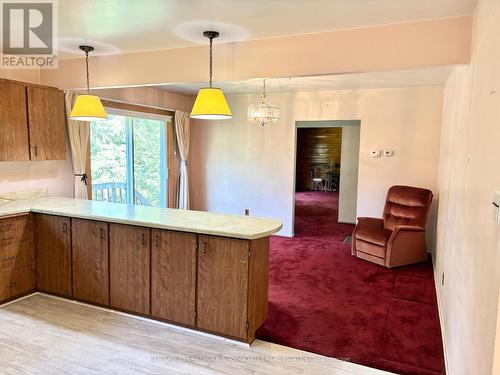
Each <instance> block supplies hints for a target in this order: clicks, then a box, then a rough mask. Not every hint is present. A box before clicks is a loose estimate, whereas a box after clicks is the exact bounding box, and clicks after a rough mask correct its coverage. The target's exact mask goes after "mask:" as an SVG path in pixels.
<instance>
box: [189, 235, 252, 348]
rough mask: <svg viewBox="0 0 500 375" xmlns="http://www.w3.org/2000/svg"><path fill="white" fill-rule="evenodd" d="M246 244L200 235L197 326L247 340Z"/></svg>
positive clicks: (236, 240) (235, 240)
mask: <svg viewBox="0 0 500 375" xmlns="http://www.w3.org/2000/svg"><path fill="white" fill-rule="evenodd" d="M248 250H249V241H246V240H238V239H230V238H223V237H215V236H205V235H201V236H199V250H198V288H197V326H198V327H199V328H201V329H205V330H208V331H212V332H218V333H220V334H223V335H227V336H231V337H234V338H238V339H241V340H247V321H248V320H247V319H248V315H247V301H248V299H247V297H248Z"/></svg>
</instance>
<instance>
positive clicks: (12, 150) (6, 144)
mask: <svg viewBox="0 0 500 375" xmlns="http://www.w3.org/2000/svg"><path fill="white" fill-rule="evenodd" d="M29 159H30V155H29V141H28V119H27V112H26V87H25V86H24V85H20V84H15V83H10V82H7V81H3V80H0V161H13V160H29Z"/></svg>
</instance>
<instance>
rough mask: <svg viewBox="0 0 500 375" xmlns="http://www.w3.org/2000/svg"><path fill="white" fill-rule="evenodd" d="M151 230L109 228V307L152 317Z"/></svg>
mask: <svg viewBox="0 0 500 375" xmlns="http://www.w3.org/2000/svg"><path fill="white" fill-rule="evenodd" d="M150 235H151V230H150V229H149V228H143V227H136V226H131V225H121V224H110V225H109V276H110V305H111V306H112V307H116V308H119V309H123V310H127V311H132V312H136V313H139V314H145V315H147V314H149V293H150V285H149V280H150V255H151V253H150V250H151V249H150Z"/></svg>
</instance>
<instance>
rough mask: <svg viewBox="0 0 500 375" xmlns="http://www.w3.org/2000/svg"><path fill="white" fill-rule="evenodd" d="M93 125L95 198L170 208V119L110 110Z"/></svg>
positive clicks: (92, 164)
mask: <svg viewBox="0 0 500 375" xmlns="http://www.w3.org/2000/svg"><path fill="white" fill-rule="evenodd" d="M108 111H109V112H108V113H109V119H108V120H107V121H99V122H92V123H91V127H90V156H91V183H92V199H94V200H106V201H110V202H117V203H128V204H138V205H142V206H153V207H166V206H167V178H168V173H167V160H166V155H167V152H166V151H167V150H166V137H165V134H166V126H167V119H161V118H157V117H156V118H152V117H151V116H148V115H145V116H141V115H140V114H135V113H133V114H130V113H121V112H119V113H117V112H114V111H112V110H108Z"/></svg>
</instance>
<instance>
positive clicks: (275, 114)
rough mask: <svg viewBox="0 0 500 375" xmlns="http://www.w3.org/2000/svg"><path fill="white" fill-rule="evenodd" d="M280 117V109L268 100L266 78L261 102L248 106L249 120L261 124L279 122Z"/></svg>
mask: <svg viewBox="0 0 500 375" xmlns="http://www.w3.org/2000/svg"><path fill="white" fill-rule="evenodd" d="M279 119H280V109H279V107H276V106H274V105H271V104H269V103H267V102H266V80H265V79H264V84H263V87H262V100H261V102H260V104H251V105H249V106H248V120H249V121H252V122H255V123H257V124H260V125H261V126H264V125H267V124H271V123H273V124H274V123H277V122H278V120H279Z"/></svg>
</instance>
